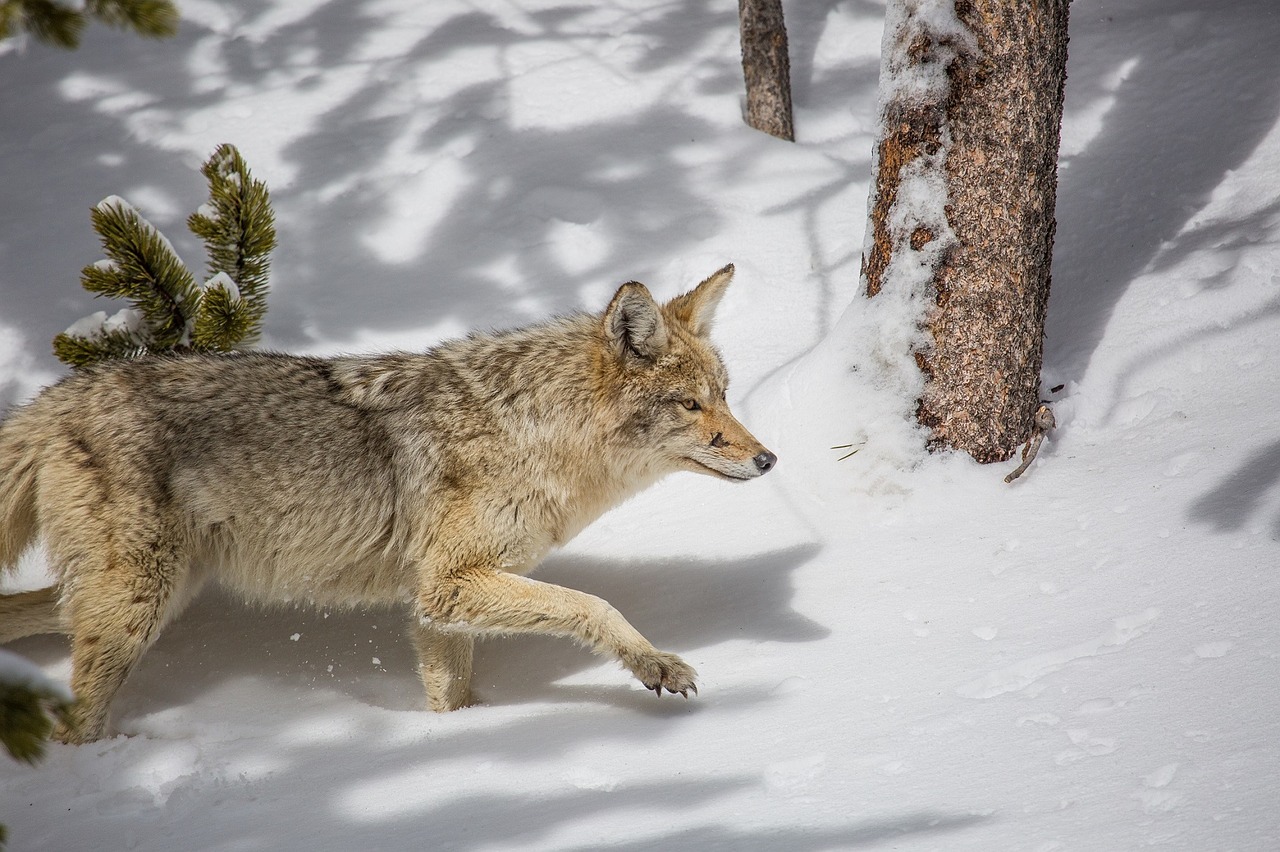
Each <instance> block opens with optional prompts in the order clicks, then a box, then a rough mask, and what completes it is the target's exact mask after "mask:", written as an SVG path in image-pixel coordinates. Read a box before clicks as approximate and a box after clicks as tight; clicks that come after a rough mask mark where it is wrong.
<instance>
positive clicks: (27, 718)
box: [0, 650, 74, 763]
mask: <svg viewBox="0 0 1280 852" xmlns="http://www.w3.org/2000/svg"><path fill="white" fill-rule="evenodd" d="M72 699H73V696H72V695H71V693H70V692H69V691H67V689H66V688H65V687H63V686H61V685H59V684H57V683H55V682H53V681H51V680H49V679H48V678H47V677H46V676H45V675H44V673H43V672H41V671H40V670H39V669H38V668H37V667H36V666H35V665H34V664H32V663H31V662H29V661H28V660H26V659H24V658H23V657H19V656H18V655H17V654H14V653H12V652H9V651H4V650H0V745H2V746H4V749H5V751H7V752H8V753H9V754H10V755H11V756H12V757H13V758H14V759H15V760H21V761H23V762H25V763H35V762H36V761H38V760H39V759H40V758H41V757H43V756H44V749H45V741H46V740H48V739H49V734H50V733H51V732H52V731H53V725H54V722H55V721H58V722H62V723H63V724H66V725H72V724H74V711H73V700H72Z"/></svg>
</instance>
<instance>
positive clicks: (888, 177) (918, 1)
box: [863, 0, 1069, 463]
mask: <svg viewBox="0 0 1280 852" xmlns="http://www.w3.org/2000/svg"><path fill="white" fill-rule="evenodd" d="M890 4H891V6H895V5H896V6H898V8H897V10H896V12H897V16H898V17H897V19H898V20H899V21H902V22H904V25H903V26H901V27H899V28H898V29H897V30H896V36H895V37H896V41H892V43H891V38H890V35H889V33H888V32H886V40H885V50H886V57H885V60H884V62H883V69H884V70H882V79H881V93H882V95H881V100H882V116H881V117H882V126H883V135H882V138H881V139H880V140H879V143H878V145H877V151H876V156H875V160H876V163H875V174H874V181H875V182H874V187H873V189H872V199H871V205H870V214H869V215H870V221H869V222H868V228H869V229H870V234H869V237H870V239H869V240H868V246H867V250H866V251H865V252H864V255H863V280H864V286H865V287H866V294H867V295H868V296H870V297H874V296H875V295H876V294H877V293H879V292H880V291H881V289H882V288H888V287H893V286H895V282H894V280H893V274H892V266H891V265H892V264H893V262H894V260H895V258H897V257H900V256H904V255H907V254H909V253H911V252H916V253H919V252H922V251H925V250H926V248H927V247H929V244H930V243H934V242H935V241H937V240H941V241H942V242H941V243H935V245H934V246H933V248H934V249H940V251H935V254H934V255H933V257H934V258H935V259H934V260H933V261H932V285H933V289H932V294H933V298H934V302H935V304H934V305H933V306H931V309H930V310H929V311H928V313H927V316H926V317H925V320H924V323H925V331H926V334H927V336H928V339H929V342H928V345H927V346H926V347H925V348H924V349H922V350H921V351H919V352H918V353H916V361H917V363H918V364H919V366H920V369H921V370H922V371H923V372H924V375H925V390H924V393H923V395H922V398H921V399H920V400H919V405H918V408H917V412H916V413H917V417H918V418H919V420H920V422H921V423H922V424H924V425H925V426H927V427H929V428H930V429H931V431H932V436H933V437H932V441H931V446H932V447H933V448H935V449H936V448H939V447H951V448H954V449H958V450H962V451H964V452H967V453H969V454H970V455H972V456H973V457H974V458H975V459H977V460H978V461H980V462H984V463H985V462H993V461H1003V460H1005V459H1008V458H1009V457H1010V456H1011V455H1013V453H1014V451H1015V450H1016V449H1017V447H1018V446H1019V445H1020V444H1022V443H1023V442H1025V441H1027V440H1028V439H1029V437H1030V435H1031V434H1032V431H1033V427H1034V418H1035V413H1036V409H1037V407H1038V404H1039V387H1040V367H1041V356H1042V345H1043V340H1044V318H1045V306H1046V304H1047V301H1048V298H1049V263H1050V259H1051V257H1052V249H1053V234H1054V203H1055V197H1056V191H1057V157H1058V139H1059V129H1060V125H1061V120H1062V96H1063V84H1064V82H1065V79H1066V61H1067V9H1068V5H1069V0H1024V2H1017V3H1009V2H1002V0H955V2H954V14H952V13H951V10H950V9H949V8H947V7H949V6H950V5H951V3H950V0H941V2H940V0H890ZM940 10H941V15H940V14H939V11H940ZM891 11H895V10H891ZM891 17H892V16H891ZM939 21H942V22H943V23H942V25H941V26H940V25H939V23H938V22H939ZM889 51H892V52H893V53H894V54H895V56H892V57H891V56H889V55H888V52H889ZM891 60H892V61H891ZM895 63H896V64H895ZM930 67H933V68H935V69H936V70H937V71H938V72H939V73H945V84H944V85H942V86H941V87H934V88H932V89H927V91H925V92H924V94H923V95H921V92H920V90H919V87H916V88H915V90H913V89H912V86H910V85H905V86H904V85H901V84H900V82H901V81H899V85H898V86H897V88H896V89H890V90H886V88H885V86H886V83H889V84H890V85H892V84H893V81H892V80H889V81H886V79H885V78H884V76H883V75H885V73H886V71H888V70H890V69H891V68H892V69H893V73H904V74H906V75H907V77H908V78H910V75H911V74H913V73H918V72H922V71H923V72H924V73H926V74H927V73H928V69H929V68H930ZM926 88H927V87H926ZM886 92H888V93H889V94H890V97H885V94H886ZM931 167H933V168H935V169H936V171H937V172H938V175H939V177H940V179H941V181H942V184H943V185H945V189H946V206H945V223H944V226H943V227H942V228H941V229H939V228H937V227H936V226H935V225H934V224H933V223H929V222H917V223H914V224H913V223H912V222H910V221H904V220H903V217H902V215H898V216H896V217H895V215H894V213H895V211H894V206H895V204H896V203H897V202H898V196H899V191H900V187H901V186H902V185H903V181H904V176H908V175H910V174H911V173H913V171H915V172H919V171H921V170H924V171H928V170H929V168H931ZM939 230H942V231H944V232H948V233H938V232H937V231H939ZM917 265H918V264H917ZM886 273H888V274H886Z"/></svg>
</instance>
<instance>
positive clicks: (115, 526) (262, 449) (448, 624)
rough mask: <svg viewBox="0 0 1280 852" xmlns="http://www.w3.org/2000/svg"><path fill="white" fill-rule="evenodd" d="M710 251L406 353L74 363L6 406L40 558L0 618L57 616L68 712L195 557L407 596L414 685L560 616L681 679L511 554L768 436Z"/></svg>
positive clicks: (245, 591) (115, 681) (307, 585)
mask: <svg viewBox="0 0 1280 852" xmlns="http://www.w3.org/2000/svg"><path fill="white" fill-rule="evenodd" d="M732 277H733V267H732V265H730V266H726V267H724V268H723V269H721V270H720V271H718V272H716V273H715V274H714V275H712V276H711V277H710V278H708V279H706V280H705V281H703V282H702V283H701V284H699V285H698V286H697V287H696V288H694V289H693V290H691V291H689V292H687V293H685V294H683V295H681V296H677V297H676V298H674V299H672V300H671V301H669V302H667V303H665V304H661V305H660V304H658V303H657V302H656V301H654V299H653V297H652V296H651V295H650V293H649V291H648V289H646V288H645V286H644V285H643V284H639V283H636V282H630V283H627V284H624V285H622V286H621V287H620V288H619V289H618V291H617V293H616V294H615V295H614V296H613V299H612V300H611V301H610V302H609V306H608V307H607V308H606V309H605V311H604V312H603V313H602V314H577V315H573V316H568V317H562V318H559V319H553V320H551V321H548V322H546V323H543V324H541V325H534V326H531V327H528V328H523V329H516V330H512V331H505V332H500V333H492V334H472V335H471V336H470V337H468V338H466V339H463V340H454V341H451V342H447V343H444V344H442V345H440V346H439V347H437V348H435V349H431V350H429V351H427V352H425V353H421V354H409V353H396V354H385V355H374V356H351V357H337V358H327V359H326V358H311V357H295V356H290V355H282V354H275V353H267V352H245V353H238V354H232V355H180V356H145V357H141V358H138V359H136V360H129V361H117V362H112V363H105V364H102V365H100V366H94V367H90V368H85V369H82V370H80V371H79V372H77V373H76V374H74V375H72V376H70V377H68V378H66V379H63V380H62V381H60V382H59V383H57V384H55V385H53V386H51V387H49V388H47V389H45V390H44V391H43V392H42V393H41V394H40V395H39V396H38V397H37V398H36V399H35V400H34V401H33V402H31V403H30V404H28V405H26V406H25V407H22V408H19V409H18V410H16V411H15V412H13V413H12V415H11V416H9V417H8V419H7V420H5V421H4V422H3V424H0V571H2V570H5V569H7V568H10V567H12V566H13V565H14V563H15V562H16V561H17V559H18V557H19V556H20V555H21V554H22V552H23V551H24V550H25V549H26V548H27V546H28V545H29V544H31V543H32V542H33V541H34V540H35V539H36V538H37V536H39V537H41V538H42V539H43V542H44V545H45V549H46V551H47V553H48V557H49V563H50V565H51V567H52V570H53V572H54V574H55V575H56V578H57V584H56V586H54V587H51V588H49V589H43V590H39V591H33V592H26V593H21V594H13V595H5V596H0V642H6V641H9V640H12V639H16V638H18V637H21V636H26V635H30V634H33V633H49V632H61V633H68V634H70V636H71V649H72V650H71V654H72V677H71V686H72V689H73V691H74V692H75V695H76V697H77V707H76V717H75V724H72V725H66V726H62V727H60V728H58V729H57V730H56V731H55V732H54V735H55V736H56V737H57V738H59V739H61V740H63V741H65V742H88V741H92V740H95V739H98V738H100V737H102V736H103V735H104V734H105V732H106V726H107V716H108V709H109V705H110V703H111V699H112V697H113V696H114V695H115V693H116V691H117V690H118V689H119V688H120V686H121V684H123V683H124V681H125V678H126V677H127V676H128V675H129V672H130V670H131V669H132V668H133V667H134V666H135V665H136V664H137V662H138V660H139V658H140V657H141V655H142V654H143V652H144V651H145V650H146V648H147V647H148V646H150V645H151V643H153V642H154V641H155V640H156V637H157V635H158V634H159V633H160V630H161V629H162V628H163V627H164V626H165V624H166V623H167V622H169V621H170V620H171V619H173V618H174V617H175V616H176V615H178V613H179V612H180V611H181V610H182V608H183V607H184V606H185V605H186V604H187V603H188V602H189V601H190V600H191V599H192V598H193V596H194V595H195V594H196V592H197V591H198V590H199V589H200V588H201V586H203V585H204V584H205V582H206V581H209V580H212V581H215V582H217V583H220V584H221V585H222V586H224V587H226V588H228V589H230V590H231V591H232V592H233V593H235V594H239V595H242V596H243V597H245V598H246V599H249V600H252V601H263V602H273V601H308V602H313V603H315V604H318V605H322V606H339V607H351V606H360V605H366V604H385V603H403V602H407V603H408V604H410V606H411V608H412V613H413V616H414V618H413V621H412V624H411V632H412V636H413V639H414V642H415V645H416V648H417V651H418V657H419V670H420V674H421V678H422V682H423V685H424V687H425V689H426V693H427V703H428V706H429V707H430V708H431V709H432V710H437V711H445V710H453V709H456V708H459V707H462V706H464V705H466V704H468V703H469V702H470V700H471V696H470V682H471V665H472V648H473V644H474V639H475V637H476V636H478V635H481V634H495V633H496V634H503V633H542V634H551V635H556V636H567V637H571V638H573V639H576V640H578V641H579V642H581V643H582V644H584V645H586V646H588V647H589V648H591V649H592V650H593V651H595V652H597V653H600V654H611V655H613V656H615V657H617V659H618V660H619V661H621V663H622V665H624V666H625V667H626V668H627V669H629V670H630V671H631V672H632V673H633V674H634V675H635V676H636V677H637V678H638V679H639V680H640V682H641V683H643V684H644V685H645V687H647V688H648V689H652V690H653V691H654V692H656V693H657V694H659V695H661V694H662V692H663V690H666V691H667V692H669V693H679V694H680V695H683V696H685V697H686V698H687V697H688V693H690V692H697V686H696V683H695V672H694V670H693V669H692V668H691V667H690V666H689V665H688V664H687V663H685V662H684V661H683V660H681V659H680V658H679V657H677V656H676V655H674V654H670V653H665V652H662V651H659V650H657V649H656V648H654V646H653V645H651V644H650V643H649V642H648V640H646V639H645V638H644V637H643V636H642V635H640V633H639V632H638V631H637V630H636V629H635V628H634V627H632V626H631V625H630V624H629V623H627V621H626V620H625V619H624V618H623V617H622V616H621V615H620V614H619V613H618V611H617V610H616V609H614V608H613V607H612V606H610V605H609V604H608V603H607V602H605V601H604V600H601V599H600V598H597V597H594V596H592V595H589V594H585V593H583V592H579V591H575V590H572V589H567V588H563V587H560V586H555V585H551V584H549V583H542V582H537V581H534V580H530V579H527V578H526V577H524V576H523V575H524V574H526V573H527V572H529V571H530V570H532V569H533V568H534V567H535V566H536V565H537V564H538V563H539V562H540V561H541V560H542V558H543V557H544V556H545V555H546V554H547V553H548V551H550V550H551V549H552V548H553V547H556V546H558V545H562V544H564V543H565V542H567V541H568V540H569V539H571V538H573V536H574V535H576V534H577V533H578V532H579V531H580V530H581V529H582V528H583V527H584V526H586V525H587V524H588V523H590V522H591V521H592V520H594V519H595V518H597V517H599V516H600V514H602V513H603V512H604V511H605V510H607V509H608V508H610V507H611V506H614V505H616V504H617V503H618V502H620V501H622V500H624V499H626V498H627V497H629V496H631V495H633V494H635V493H636V492H638V491H640V490H641V489H643V488H645V487H647V486H649V485H651V484H652V483H654V482H655V481H657V480H658V479H659V478H661V477H662V476H664V475H666V474H668V473H671V472H673V471H677V470H691V471H695V472H697V473H705V474H710V475H712V476H716V477H719V478H721V479H727V480H731V481H739V480H748V479H754V478H756V477H758V476H760V475H762V474H764V473H766V472H768V471H769V470H770V469H771V468H772V467H773V466H774V464H775V462H776V461H777V458H776V457H775V456H774V454H773V453H771V452H769V451H768V450H767V449H765V448H764V446H762V445H761V444H760V442H759V441H757V440H756V439H755V438H754V437H752V435H751V433H750V432H748V431H747V430H746V429H745V428H744V427H743V426H742V424H741V423H739V422H738V421H737V420H736V419H734V417H733V415H732V414H731V413H730V411H729V406H728V404H727V402H726V401H725V388H726V386H727V384H728V377H727V375H726V373H725V368H724V364H723V362H722V361H721V358H720V356H719V354H718V353H717V352H716V350H715V349H714V348H713V347H712V345H711V343H710V340H709V330H710V326H711V320H712V315H713V313H714V311H715V308H716V305H717V303H719V301H720V299H721V296H723V294H724V292H725V288H726V287H727V286H728V284H729V281H730V279H731V278H732Z"/></svg>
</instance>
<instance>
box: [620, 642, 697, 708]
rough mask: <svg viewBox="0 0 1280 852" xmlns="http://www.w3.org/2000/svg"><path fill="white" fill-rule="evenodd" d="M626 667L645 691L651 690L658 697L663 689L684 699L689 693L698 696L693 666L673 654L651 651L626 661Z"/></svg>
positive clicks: (695, 673)
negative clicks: (642, 685) (638, 680)
mask: <svg viewBox="0 0 1280 852" xmlns="http://www.w3.org/2000/svg"><path fill="white" fill-rule="evenodd" d="M627 665H628V667H629V668H630V669H631V673H632V674H634V675H635V676H636V677H637V678H639V679H640V682H641V683H643V684H644V685H645V688H646V689H652V690H653V691H654V692H655V693H657V694H658V695H661V694H662V690H664V689H665V690H666V691H667V692H670V693H672V694H679V695H683V696H684V697H685V698H688V697H689V693H690V692H692V693H693V694H694V695H697V694H698V684H697V683H696V682H695V681H696V679H697V677H698V673H697V672H695V671H694V670H693V666H691V665H689V664H688V663H686V662H685V661H684V660H682V659H680V658H679V657H677V656H676V655H675V654H668V653H666V652H664V651H651V652H649V653H647V654H642V655H639V656H636V657H634V658H632V659H631V660H628V661H627Z"/></svg>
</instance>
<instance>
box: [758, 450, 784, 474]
mask: <svg viewBox="0 0 1280 852" xmlns="http://www.w3.org/2000/svg"><path fill="white" fill-rule="evenodd" d="M752 461H753V462H755V463H756V469H757V470H759V471H760V472H761V473H768V472H769V471H771V470H773V466H774V465H775V464H777V463H778V457H777V456H775V455H774V454H773V453H771V452H769V451H768V450H765V451H764V452H763V453H761V454H760V455H758V456H756V457H755V458H753V459H752Z"/></svg>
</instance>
